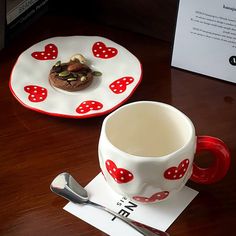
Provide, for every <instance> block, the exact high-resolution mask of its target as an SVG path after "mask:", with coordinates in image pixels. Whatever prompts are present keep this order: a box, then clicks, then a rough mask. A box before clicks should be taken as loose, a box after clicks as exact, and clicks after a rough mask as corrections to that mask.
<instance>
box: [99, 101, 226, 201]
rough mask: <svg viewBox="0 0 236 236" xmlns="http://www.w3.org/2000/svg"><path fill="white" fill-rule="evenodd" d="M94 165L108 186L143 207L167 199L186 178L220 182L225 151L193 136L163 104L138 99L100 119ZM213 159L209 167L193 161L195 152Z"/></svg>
mask: <svg viewBox="0 0 236 236" xmlns="http://www.w3.org/2000/svg"><path fill="white" fill-rule="evenodd" d="M98 149H99V150H98V153H99V163H100V167H101V170H102V173H103V175H104V177H105V179H106V181H107V183H108V184H109V186H110V187H111V188H112V189H113V190H114V191H116V192H117V193H119V194H121V195H123V196H126V197H129V198H130V199H132V200H135V201H138V202H142V203H154V202H158V201H162V200H165V199H168V198H169V197H171V196H172V195H173V194H174V193H175V192H177V191H179V190H181V189H182V187H183V186H184V185H185V184H186V182H187V181H188V179H190V178H191V179H192V180H193V181H195V182H198V183H205V184H210V183H213V182H216V181H218V180H220V179H222V178H223V177H224V176H225V174H226V173H227V171H228V168H229V164H230V155H229V150H228V148H227V147H226V145H225V144H224V143H223V142H222V141H221V140H219V139H217V138H214V137H210V136H199V137H196V135H195V128H194V126H193V124H192V122H191V120H190V119H189V118H188V117H187V116H186V115H185V114H183V113H182V112H181V111H179V110H177V109H176V108H175V107H173V106H170V105H168V104H164V103H159V102H152V101H140V102H133V103H130V104H127V105H124V106H121V107H120V108H118V109H117V110H115V111H113V112H112V113H111V114H109V115H108V116H107V117H106V118H105V119H104V121H103V124H102V129H101V134H100V139H99V147H98ZM201 150H208V151H210V152H211V153H213V156H214V157H215V161H214V163H213V164H212V165H211V166H210V167H208V168H204V169H203V168H200V167H198V166H197V165H196V164H194V163H193V159H194V154H195V153H196V151H201Z"/></svg>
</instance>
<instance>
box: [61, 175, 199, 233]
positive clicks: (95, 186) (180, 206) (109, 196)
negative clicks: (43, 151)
mask: <svg viewBox="0 0 236 236" xmlns="http://www.w3.org/2000/svg"><path fill="white" fill-rule="evenodd" d="M85 188H86V190H87V191H88V193H89V196H90V200H91V201H93V202H96V203H99V204H101V205H103V206H106V207H108V208H110V209H112V210H114V211H115V212H117V213H119V214H124V215H125V216H127V217H129V218H131V219H133V220H136V221H139V222H141V223H144V224H146V225H149V226H151V227H153V228H157V229H160V230H163V231H166V230H167V228H168V227H169V226H170V225H171V224H172V223H173V222H174V220H175V219H176V218H177V217H178V216H179V215H180V214H181V212H182V211H183V210H184V209H185V208H186V207H187V206H188V204H189V203H190V202H191V201H192V200H193V199H194V198H195V196H196V195H197V194H198V192H197V191H195V190H193V189H191V188H189V187H187V186H185V187H184V188H183V189H182V191H180V192H179V193H177V194H176V195H175V196H174V197H173V198H171V199H169V200H166V201H164V202H160V203H156V204H150V205H147V204H145V205H142V204H137V203H136V202H135V203H134V202H132V201H131V200H129V199H127V198H124V197H122V196H120V195H119V194H116V193H115V192H114V191H112V190H111V189H110V187H109V186H108V185H107V183H106V181H105V180H104V177H103V176H102V174H101V173H100V174H99V175H97V176H96V177H95V178H94V179H93V180H92V181H91V182H90V183H89V184H88V185H87V186H86V187H85ZM64 210H66V211H68V212H69V213H71V214H73V215H75V216H76V217H78V218H80V219H82V220H84V221H86V222H88V223H89V224H91V225H93V226H95V227H96V228H98V229H100V230H101V231H103V232H105V233H107V234H109V235H113V236H120V235H126V236H131V235H132V236H135V235H140V234H139V233H138V232H136V231H135V230H134V229H132V228H131V227H129V226H127V225H126V224H125V223H123V222H122V221H120V220H119V219H118V218H114V217H113V216H112V215H110V214H109V213H106V212H104V211H102V210H99V209H96V208H95V207H92V206H89V205H84V206H81V205H76V204H73V203H71V202H70V203H68V204H67V205H66V206H65V207H64Z"/></svg>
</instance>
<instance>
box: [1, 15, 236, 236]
mask: <svg viewBox="0 0 236 236" xmlns="http://www.w3.org/2000/svg"><path fill="white" fill-rule="evenodd" d="M62 21H63V22H64V25H65V26H66V27H65V28H63V29H62V28H61V27H60V25H59V24H58V22H62ZM71 22H73V24H71ZM64 35H100V36H103V37H106V38H109V39H111V40H113V41H115V42H117V43H118V44H120V45H122V46H124V47H125V48H127V49H129V50H130V51H131V52H132V53H133V54H135V55H136V56H137V57H138V58H139V60H140V61H141V63H142V65H143V81H142V83H141V84H140V85H139V87H138V88H137V90H136V91H135V93H134V94H133V95H132V97H131V98H130V99H129V100H128V101H127V102H126V103H129V102H132V101H139V100H153V101H160V102H165V103H169V104H172V105H174V106H175V107H177V108H178V109H180V110H181V111H183V112H184V113H185V114H186V115H188V116H189V117H190V119H191V120H192V121H193V123H194V124H195V127H196V132H197V134H198V135H203V134H208V135H211V136H216V137H219V138H221V139H222V140H223V141H224V142H225V143H226V144H227V145H228V146H229V149H230V151H231V155H232V162H231V166H230V170H229V172H228V174H227V176H226V177H225V178H224V179H223V180H222V181H220V182H218V183H215V184H212V185H210V186H205V185H198V184H195V183H193V182H191V181H189V182H188V184H187V185H188V186H190V187H192V188H194V189H196V190H198V191H199V192H200V193H199V195H198V196H197V197H196V198H195V199H194V200H193V201H192V202H191V204H190V205H189V206H188V207H187V208H186V209H185V210H184V212H183V213H182V214H181V215H180V216H179V217H178V218H177V220H176V221H175V222H174V223H173V224H172V225H171V227H170V228H169V229H168V230H167V231H168V232H169V233H170V234H171V235H179V236H183V235H191V236H195V235H196V236H199V235H211V236H212V235H219V236H220V235H232V234H234V233H233V232H234V229H235V223H236V171H235V168H236V162H235V156H236V87H235V85H234V84H231V83H227V82H224V81H220V80H217V79H213V78H208V77H205V76H201V75H197V74H194V73H190V72H187V71H182V70H179V69H174V68H172V67H171V66H170V60H171V48H172V45H171V44H170V43H167V42H163V41H159V40H157V39H155V38H150V37H147V36H144V35H141V34H137V33H134V32H129V31H125V30H121V29H117V28H113V27H109V26H105V25H100V24H98V23H95V22H83V21H79V20H75V19H73V18H72V17H69V16H67V17H63V16H61V17H52V16H50V15H45V16H44V17H42V18H41V19H40V20H38V21H37V22H35V23H34V24H33V25H32V26H30V27H29V28H28V29H27V31H26V33H24V34H22V35H21V36H19V37H17V38H16V39H15V41H13V42H12V43H11V44H10V45H9V46H8V47H7V48H6V49H5V50H3V51H2V52H1V54H0V68H1V69H0V79H1V86H0V95H1V96H0V108H1V116H0V130H1V133H0V144H1V147H0V166H1V170H0V186H1V192H0V218H1V220H0V235H5V236H6V235H11V236H14V235H16V236H20V235H24V236H25V235H27V236H28V235H30V236H31V235H34V236H36V235H40V236H41V235H57V236H59V235H70V236H72V235H76V236H79V235H81V236H82V235H83V236H86V235H104V233H102V232H101V231H99V230H97V229H96V228H94V227H92V226H90V225H89V224H87V223H85V222H84V221H82V220H80V219H78V218H76V217H74V216H72V215H71V214H69V213H67V212H65V211H64V210H63V209H62V208H63V206H64V205H65V204H66V203H67V201H66V200H64V199H62V198H60V197H57V196H56V195H54V194H53V193H52V192H51V191H50V189H49V186H50V183H51V181H52V179H53V178H54V177H55V176H56V175H57V174H59V173H61V172H64V171H67V172H70V173H71V174H72V175H73V176H74V177H75V178H76V179H77V180H79V181H80V183H81V184H82V185H83V186H85V185H86V184H87V183H89V182H90V181H91V180H92V179H93V178H94V177H95V176H96V175H97V174H98V173H99V171H100V169H99V164H98V155H97V146H98V139H99V134H100V128H101V125H102V121H103V119H104V118H105V115H104V116H100V117H96V118H90V119H67V118H58V117H52V116H48V115H44V114H40V113H37V112H35V111H32V110H29V109H26V108H25V107H23V106H21V105H20V103H19V102H17V101H16V99H15V98H14V97H13V95H12V94H11V92H10V90H9V86H8V82H9V77H10V73H11V70H12V67H13V66H14V63H15V62H16V59H17V57H18V56H19V54H20V53H21V52H22V51H24V50H26V49H27V48H28V47H30V46H31V45H33V44H35V43H37V42H39V41H41V40H43V39H46V38H49V37H54V36H64ZM205 157H206V154H204V155H202V156H200V158H199V159H198V160H197V162H198V163H199V164H200V165H202V166H205V165H207V164H208V162H209V161H208V159H211V158H207V159H206V158H205ZM210 161H211V160H210ZM231 233H232V234H231Z"/></svg>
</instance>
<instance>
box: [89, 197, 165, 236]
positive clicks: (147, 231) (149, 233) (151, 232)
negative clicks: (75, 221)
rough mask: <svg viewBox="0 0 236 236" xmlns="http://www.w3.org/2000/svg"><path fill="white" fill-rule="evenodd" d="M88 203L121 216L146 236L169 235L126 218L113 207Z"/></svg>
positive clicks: (118, 216) (120, 217)
mask: <svg viewBox="0 0 236 236" xmlns="http://www.w3.org/2000/svg"><path fill="white" fill-rule="evenodd" d="M87 203H88V204H90V205H92V206H94V207H96V208H99V209H101V210H104V211H106V212H109V213H110V214H112V215H113V216H116V217H117V218H119V219H120V220H122V221H123V222H125V223H126V224H128V225H130V226H131V227H132V228H134V229H136V230H137V231H138V232H139V233H141V234H142V235H145V236H157V235H159V236H169V234H168V233H166V232H164V231H161V230H158V229H154V228H152V227H150V226H147V225H145V224H142V223H140V222H137V221H134V220H131V219H129V218H126V217H124V216H122V215H120V214H118V213H116V212H114V211H112V210H111V209H109V208H107V207H104V206H102V205H99V204H97V203H95V202H91V201H88V202H87Z"/></svg>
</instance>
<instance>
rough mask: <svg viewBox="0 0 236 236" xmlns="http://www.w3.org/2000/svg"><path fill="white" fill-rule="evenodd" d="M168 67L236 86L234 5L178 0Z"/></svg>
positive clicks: (230, 1)
mask: <svg viewBox="0 0 236 236" xmlns="http://www.w3.org/2000/svg"><path fill="white" fill-rule="evenodd" d="M171 65H172V66H173V67H177V68H181V69H185V70H189V71H192V72H196V73H199V74H203V75H207V76H210V77H213V78H217V79H221V80H225V81H229V82H233V83H236V1H235V0H214V1H213V0H180V1H179V9H178V16H177V23H176V31H175V39H174V44H173V53H172V62H171Z"/></svg>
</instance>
